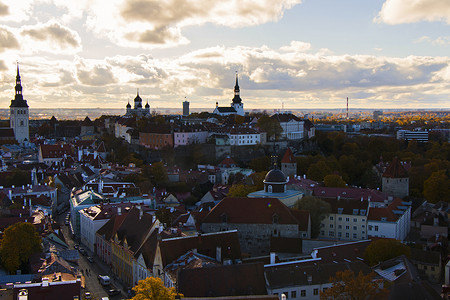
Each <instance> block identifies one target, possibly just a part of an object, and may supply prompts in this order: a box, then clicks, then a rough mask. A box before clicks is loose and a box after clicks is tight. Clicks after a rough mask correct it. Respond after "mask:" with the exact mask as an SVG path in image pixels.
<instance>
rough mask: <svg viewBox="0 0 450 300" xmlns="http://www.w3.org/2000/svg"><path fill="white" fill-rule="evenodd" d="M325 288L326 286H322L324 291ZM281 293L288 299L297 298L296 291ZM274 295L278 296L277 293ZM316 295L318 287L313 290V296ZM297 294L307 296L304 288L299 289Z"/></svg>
mask: <svg viewBox="0 0 450 300" xmlns="http://www.w3.org/2000/svg"><path fill="white" fill-rule="evenodd" d="M326 289H327V288H323V289H322V290H323V291H326ZM282 294H284V295H285V296H286V299H289V298H291V299H295V298H297V291H291V293H289V292H283V293H282ZM274 295H275V296H278V293H274ZM317 295H319V289H318V288H317V289H314V290H313V296H317ZM299 296H300V297H307V296H308V295H307V293H306V290H300V294H299Z"/></svg>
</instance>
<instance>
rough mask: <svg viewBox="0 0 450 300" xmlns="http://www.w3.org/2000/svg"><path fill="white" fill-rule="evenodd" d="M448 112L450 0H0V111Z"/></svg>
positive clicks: (449, 89) (449, 92) (449, 88)
mask: <svg viewBox="0 0 450 300" xmlns="http://www.w3.org/2000/svg"><path fill="white" fill-rule="evenodd" d="M17 62H19V67H20V74H21V77H22V85H23V89H24V90H23V94H24V97H25V99H26V100H27V101H28V105H29V106H30V108H100V109H101V108H124V109H125V106H126V104H127V103H128V101H129V102H130V103H133V99H134V97H135V96H136V93H137V89H139V95H140V96H141V98H142V99H143V101H144V103H147V101H148V103H149V104H150V107H151V109H152V110H155V109H156V110H157V109H158V108H177V107H179V108H180V110H181V107H182V102H183V101H185V100H187V101H189V102H190V106H191V107H192V108H205V109H206V110H208V109H209V110H210V111H212V110H213V109H214V107H215V103H216V102H219V105H220V106H229V105H230V103H231V99H232V98H233V88H234V84H235V76H236V73H237V74H238V77H239V85H240V88H241V98H242V99H243V103H244V109H246V110H251V109H268V110H272V109H281V108H284V109H315V108H320V109H327V108H345V106H346V98H347V97H348V98H349V107H350V108H373V109H396V108H399V109H443V108H450V100H449V96H450V1H443V0H370V1H364V0H363V1H361V0H339V1H336V0H221V1H217V0H75V1H73V0H72V1H68V0H0V108H8V107H9V105H10V101H11V99H13V97H14V84H15V76H16V63H17Z"/></svg>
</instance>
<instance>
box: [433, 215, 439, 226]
mask: <svg viewBox="0 0 450 300" xmlns="http://www.w3.org/2000/svg"><path fill="white" fill-rule="evenodd" d="M438 225H439V218H438V217H434V218H433V226H438Z"/></svg>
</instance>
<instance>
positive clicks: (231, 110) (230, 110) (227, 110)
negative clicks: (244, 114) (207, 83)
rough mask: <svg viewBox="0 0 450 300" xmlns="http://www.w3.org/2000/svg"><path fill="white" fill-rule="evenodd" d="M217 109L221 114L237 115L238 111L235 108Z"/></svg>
mask: <svg viewBox="0 0 450 300" xmlns="http://www.w3.org/2000/svg"><path fill="white" fill-rule="evenodd" d="M216 108H217V110H218V111H219V112H220V113H233V112H234V113H235V112H236V110H235V109H234V107H226V106H225V107H216Z"/></svg>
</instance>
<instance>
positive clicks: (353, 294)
mask: <svg viewBox="0 0 450 300" xmlns="http://www.w3.org/2000/svg"><path fill="white" fill-rule="evenodd" d="M374 277H375V274H374V273H373V272H372V273H370V274H367V275H364V274H363V273H362V272H359V274H358V276H355V274H354V273H353V271H351V270H345V271H342V272H337V273H336V277H332V278H331V279H330V280H331V281H332V282H333V286H332V287H331V288H328V289H326V290H325V291H323V292H321V293H320V299H322V300H327V299H336V300H338V299H342V300H344V299H345V300H347V299H350V300H369V299H386V298H387V296H388V290H387V289H385V288H380V283H379V282H378V281H374V280H373V278H374Z"/></svg>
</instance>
